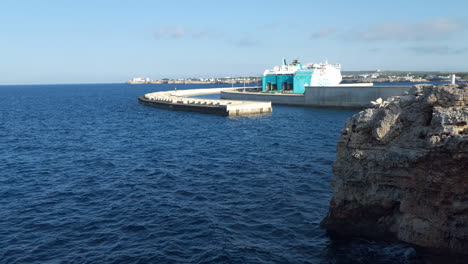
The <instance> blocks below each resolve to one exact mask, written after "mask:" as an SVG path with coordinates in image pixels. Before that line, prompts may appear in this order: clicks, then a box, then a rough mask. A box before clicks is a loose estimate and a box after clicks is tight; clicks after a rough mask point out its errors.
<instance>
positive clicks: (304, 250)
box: [0, 84, 433, 264]
mask: <svg viewBox="0 0 468 264" xmlns="http://www.w3.org/2000/svg"><path fill="white" fill-rule="evenodd" d="M394 85H395V84H394ZM229 86H230V85H220V84H213V85H206V84H204V85H183V84H177V85H174V84H145V85H128V84H79V85H14V86H7V85H3V86H0V263H337V264H338V263H433V262H432V261H433V260H431V259H430V258H429V257H427V256H426V255H424V254H421V253H420V252H419V251H418V250H417V249H415V248H413V247H412V246H411V245H407V244H403V243H388V242H378V241H372V240H366V239H361V238H349V237H347V238H344V237H339V236H336V235H333V234H330V233H328V232H327V231H326V230H324V229H322V228H321V227H320V225H319V224H320V221H321V220H322V219H323V218H324V216H325V215H326V213H327V210H328V204H329V201H330V198H331V196H332V190H331V187H330V182H331V180H332V177H333V175H332V171H331V165H332V163H333V162H334V160H335V153H336V143H337V140H338V136H339V134H340V130H341V129H342V128H343V127H344V125H345V121H346V119H347V118H349V117H351V116H352V115H354V114H356V113H357V112H358V110H349V109H321V108H304V107H289V106H276V105H275V106H274V108H273V113H272V114H267V115H258V116H249V117H220V116H215V115H209V114H201V113H194V112H178V111H170V110H164V109H158V108H152V107H148V106H145V105H142V104H139V103H138V101H137V97H138V96H141V95H144V94H145V93H149V92H155V91H164V90H172V89H175V88H177V89H194V88H206V87H229Z"/></svg>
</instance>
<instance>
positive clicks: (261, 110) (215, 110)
mask: <svg viewBox="0 0 468 264" xmlns="http://www.w3.org/2000/svg"><path fill="white" fill-rule="evenodd" d="M235 89H238V88H212V89H191V90H178V91H176V90H174V91H164V92H155V93H148V94H145V95H144V96H140V97H138V101H139V102H140V103H142V104H145V105H149V106H154V107H158V108H164V109H171V110H181V111H194V112H202V113H208V114H216V115H221V116H243V115H252V114H265V113H271V112H272V107H271V102H256V101H239V100H216V99H204V98H193V97H190V96H196V95H204V94H217V93H220V92H221V91H227V90H235Z"/></svg>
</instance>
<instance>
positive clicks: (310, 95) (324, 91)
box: [220, 84, 411, 108]
mask: <svg viewBox="0 0 468 264" xmlns="http://www.w3.org/2000/svg"><path fill="white" fill-rule="evenodd" d="M410 88H411V86H362V85H352V84H351V85H335V86H305V87H304V89H305V92H304V93H291V92H289V93H282V92H281V91H279V92H276V93H269V92H260V89H261V87H257V88H250V89H237V90H227V91H222V92H221V96H220V97H221V98H222V99H226V100H254V101H269V102H271V103H272V104H278V105H296V106H306V107H332V108H333V107H335V108H365V107H369V106H370V105H371V103H370V102H371V101H374V100H377V99H378V98H382V99H384V100H385V99H387V98H388V97H391V96H396V95H404V94H405V92H408V91H409V89H410ZM244 90H245V91H244Z"/></svg>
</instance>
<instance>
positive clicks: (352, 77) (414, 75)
mask: <svg viewBox="0 0 468 264" xmlns="http://www.w3.org/2000/svg"><path fill="white" fill-rule="evenodd" d="M452 73H453V74H455V75H456V76H457V77H456V80H457V81H458V82H460V81H468V73H467V72H418V71H416V72H407V71H380V70H377V71H343V80H342V82H341V83H393V82H413V83H424V82H443V81H448V80H449V76H450V74H452ZM261 82H262V78H261V77H224V78H179V79H168V78H164V79H151V78H147V77H135V78H132V79H131V80H128V81H126V83H128V84H217V83H219V84H243V83H245V84H255V83H258V84H261Z"/></svg>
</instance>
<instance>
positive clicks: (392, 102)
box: [321, 84, 468, 254]
mask: <svg viewBox="0 0 468 264" xmlns="http://www.w3.org/2000/svg"><path fill="white" fill-rule="evenodd" d="M467 122H468V85H466V84H460V85H443V86H434V85H417V86H414V87H413V88H412V89H411V90H410V91H409V92H408V94H407V95H404V96H398V97H392V98H389V99H388V101H378V102H374V107H373V108H369V109H367V110H364V111H362V112H360V113H358V114H356V115H355V116H353V117H352V118H350V119H349V120H348V121H347V123H346V128H345V129H343V131H342V132H341V136H340V139H339V142H338V146H337V157H336V162H335V163H334V164H333V173H334V175H335V177H334V180H333V183H332V188H333V191H334V195H333V198H332V200H331V202H330V209H329V212H328V215H327V216H326V217H325V219H324V220H323V221H322V223H321V224H322V226H323V227H325V228H327V229H330V230H334V231H336V232H338V233H342V234H347V235H357V236H364V237H370V238H377V239H386V240H392V239H397V240H400V241H405V242H408V243H412V244H415V245H418V246H421V247H425V248H430V249H436V250H439V251H443V252H451V253H461V254H468V125H467Z"/></svg>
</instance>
